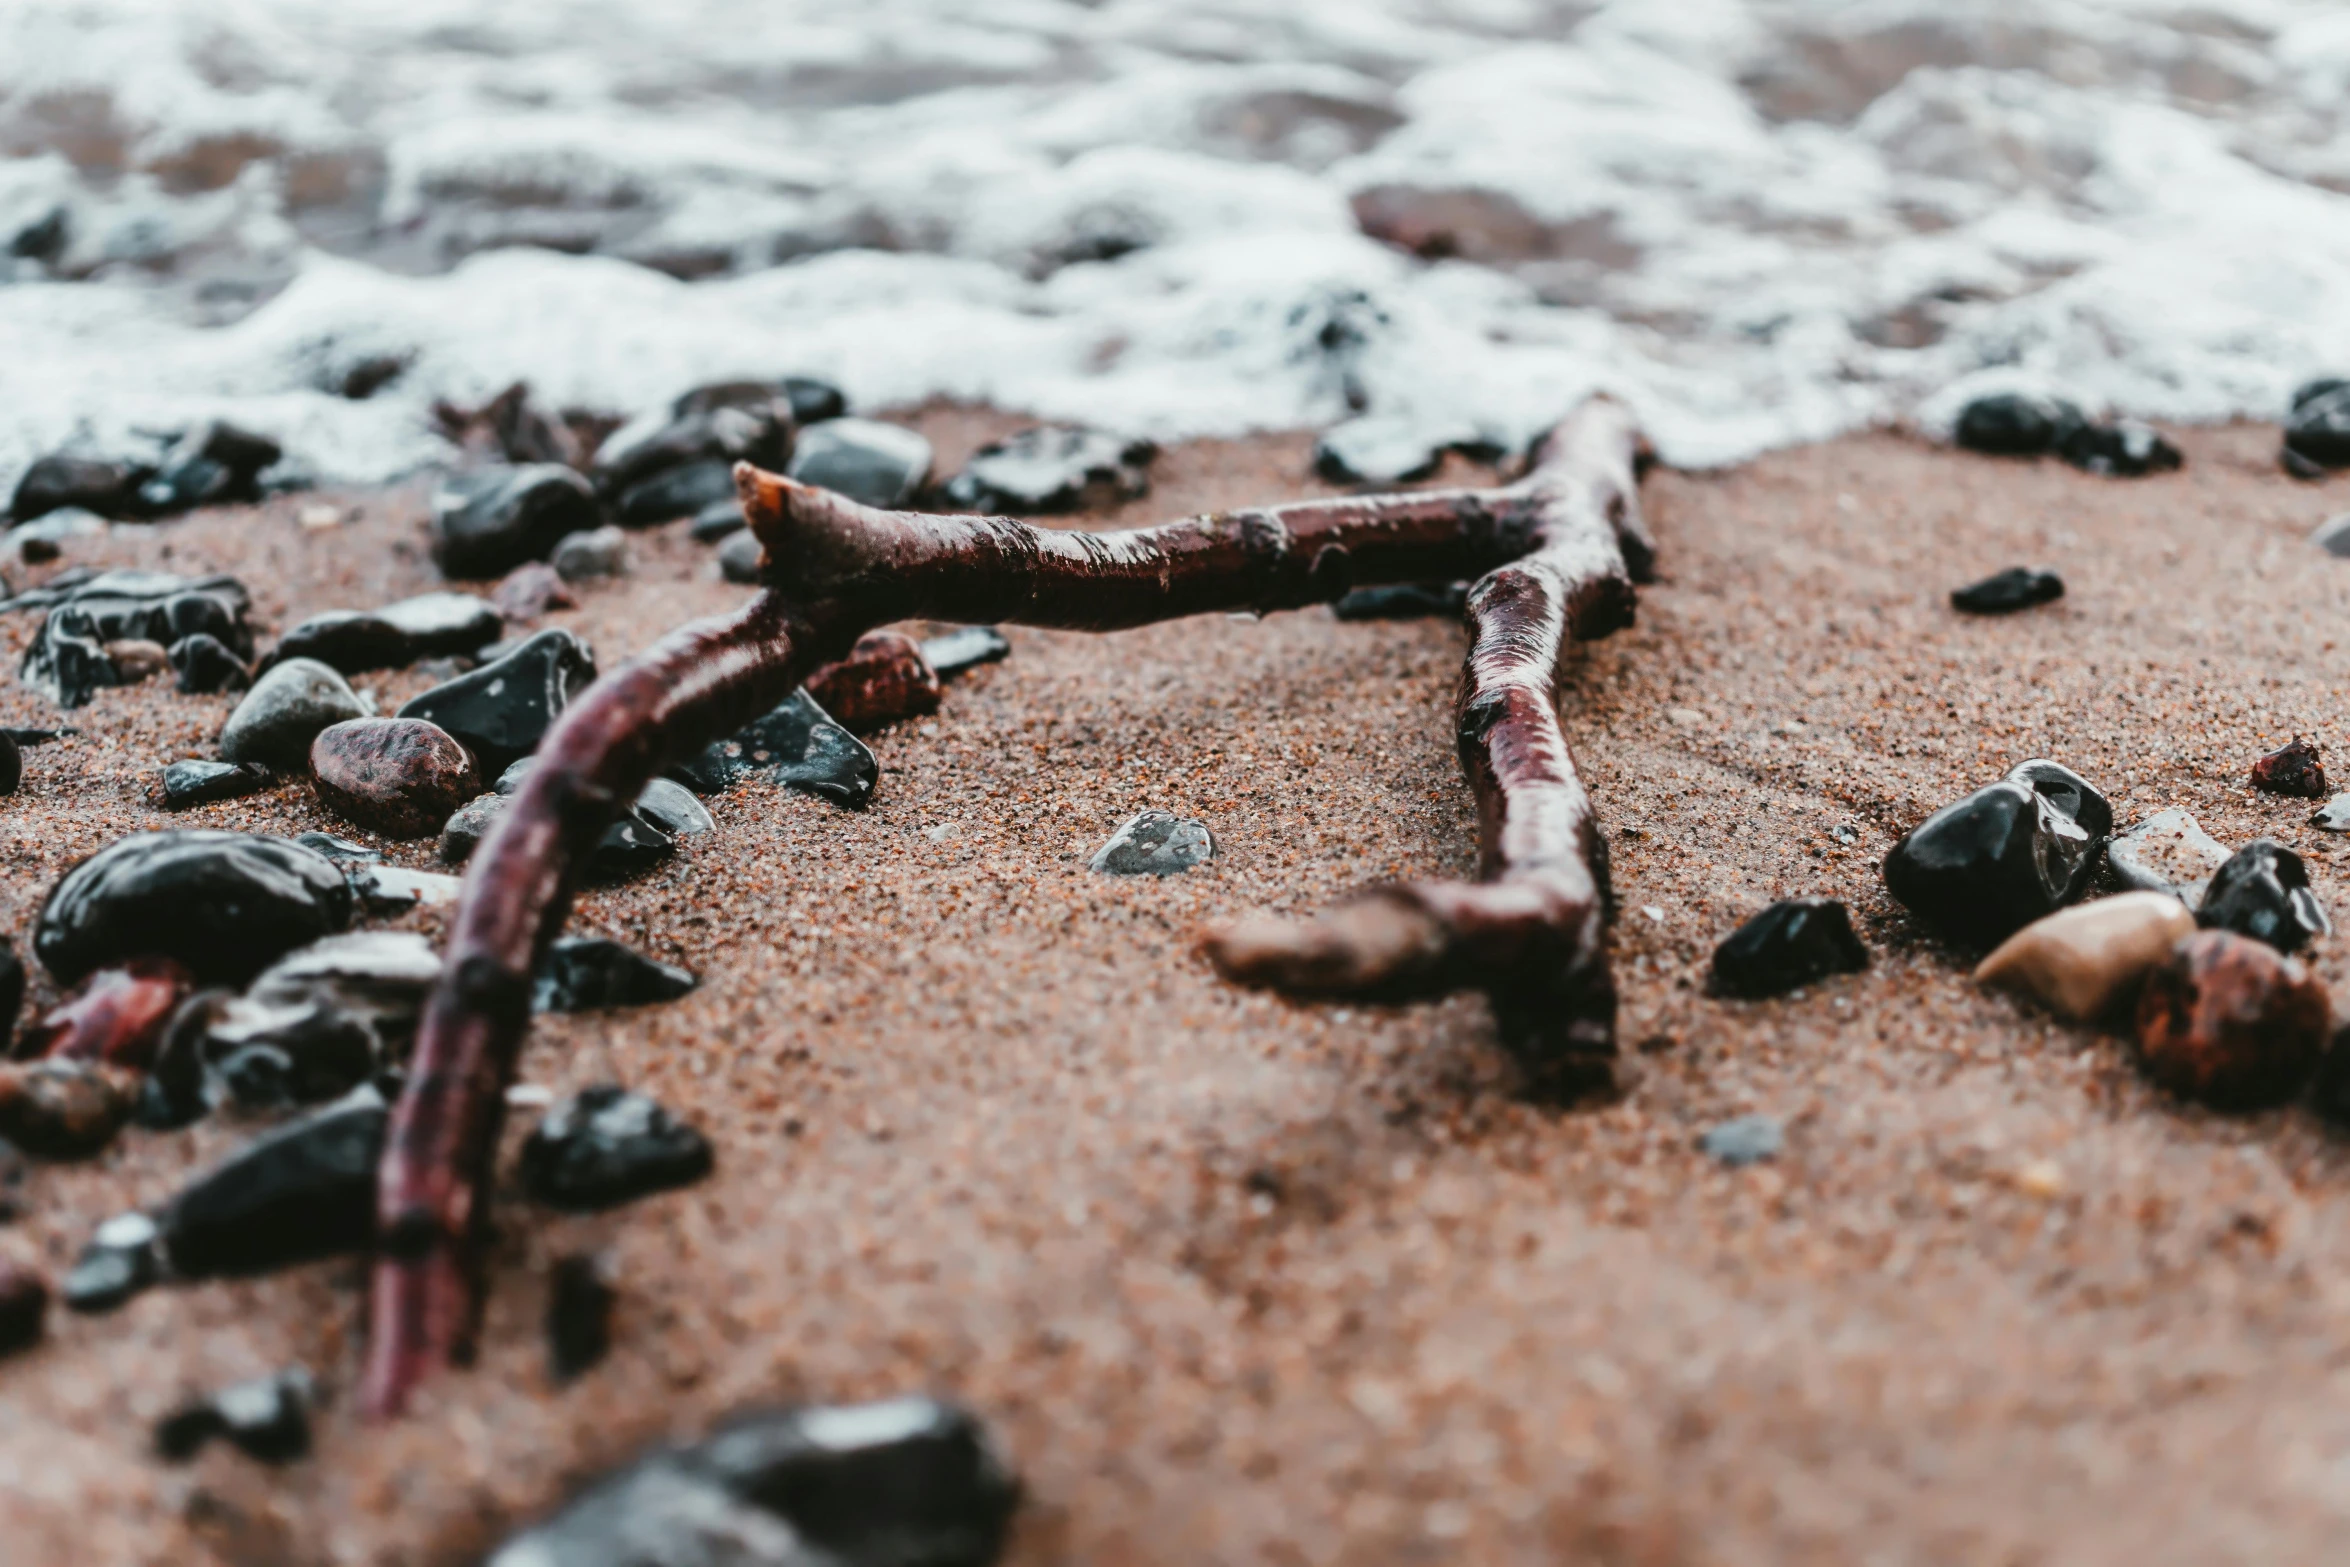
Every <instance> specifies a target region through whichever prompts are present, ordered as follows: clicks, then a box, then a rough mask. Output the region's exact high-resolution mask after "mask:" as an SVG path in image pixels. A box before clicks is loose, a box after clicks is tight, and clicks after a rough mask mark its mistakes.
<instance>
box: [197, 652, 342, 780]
mask: <svg viewBox="0 0 2350 1567" xmlns="http://www.w3.org/2000/svg"><path fill="white" fill-rule="evenodd" d="M367 716H368V708H367V704H366V703H365V702H364V701H362V700H361V699H360V696H359V693H358V692H356V691H354V690H352V689H351V684H350V682H349V681H347V680H345V679H344V678H343V677H342V676H341V675H340V674H338V673H336V672H335V671H334V670H333V669H331V668H329V667H328V666H327V665H325V664H322V663H320V662H319V661H318V660H316V659H314V658H288V659H281V660H279V661H278V662H277V663H275V664H273V665H271V666H270V669H269V672H268V673H267V674H265V675H263V676H262V677H261V678H260V679H258V680H256V681H254V682H253V689H252V690H250V691H248V692H246V693H245V695H244V697H243V698H242V699H241V700H240V701H239V702H238V703H237V705H236V708H235V710H234V711H232V712H231V713H230V714H229V715H228V722H227V723H225V724H223V725H221V727H220V755H221V759H222V760H224V761H230V762H260V763H264V764H267V765H269V766H272V767H278V768H282V769H284V770H285V771H286V772H289V773H300V772H303V771H306V770H307V769H308V767H309V764H310V743H311V742H312V741H313V740H316V739H317V738H318V733H319V731H320V730H322V729H328V728H331V727H333V726H334V725H336V724H339V723H342V722H344V721H346V720H348V719H353V718H365V717H367Z"/></svg>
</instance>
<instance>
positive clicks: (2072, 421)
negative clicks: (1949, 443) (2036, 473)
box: [1953, 392, 2086, 457]
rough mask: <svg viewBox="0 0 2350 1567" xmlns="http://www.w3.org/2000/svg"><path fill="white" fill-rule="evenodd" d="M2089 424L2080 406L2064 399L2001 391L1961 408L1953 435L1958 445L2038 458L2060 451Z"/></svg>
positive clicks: (2001, 454)
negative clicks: (2068, 440) (2070, 436)
mask: <svg viewBox="0 0 2350 1567" xmlns="http://www.w3.org/2000/svg"><path fill="white" fill-rule="evenodd" d="M2085 423H2086V421H2085V420H2083V419H2082V417H2081V411H2080V409H2078V408H2076V407H2074V406H2073V405H2072V404H2071V403H2068V402H2065V401H2064V400H2063V399H2061V398H2055V397H2041V396H2038V395H2036V394H2034V393H2030V392H1999V393H1995V394H1993V395H1992V396H1989V397H1978V398H1976V399H1975V400H1974V401H1973V402H1971V403H1969V404H1967V405H1966V407H1965V408H1963V409H1961V410H1960V411H1959V415H1958V426H1957V428H1956V430H1955V431H1954V432H1953V434H1954V436H1955V438H1956V440H1957V442H1958V444H1959V445H1960V446H1962V447H1964V448H1966V449H1967V450H1968V451H1971V452H1987V453H1989V454H1991V455H1993V456H1996V457H2035V456H2038V455H2039V454H2040V453H2042V452H2052V451H2054V450H2056V448H2057V446H2058V445H2059V443H2061V442H2062V441H2063V440H2064V439H2065V438H2066V437H2067V436H2069V435H2071V434H2072V433H2073V432H2074V431H2075V430H2078V429H2080V428H2082V426H2083V425H2084V424H2085Z"/></svg>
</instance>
